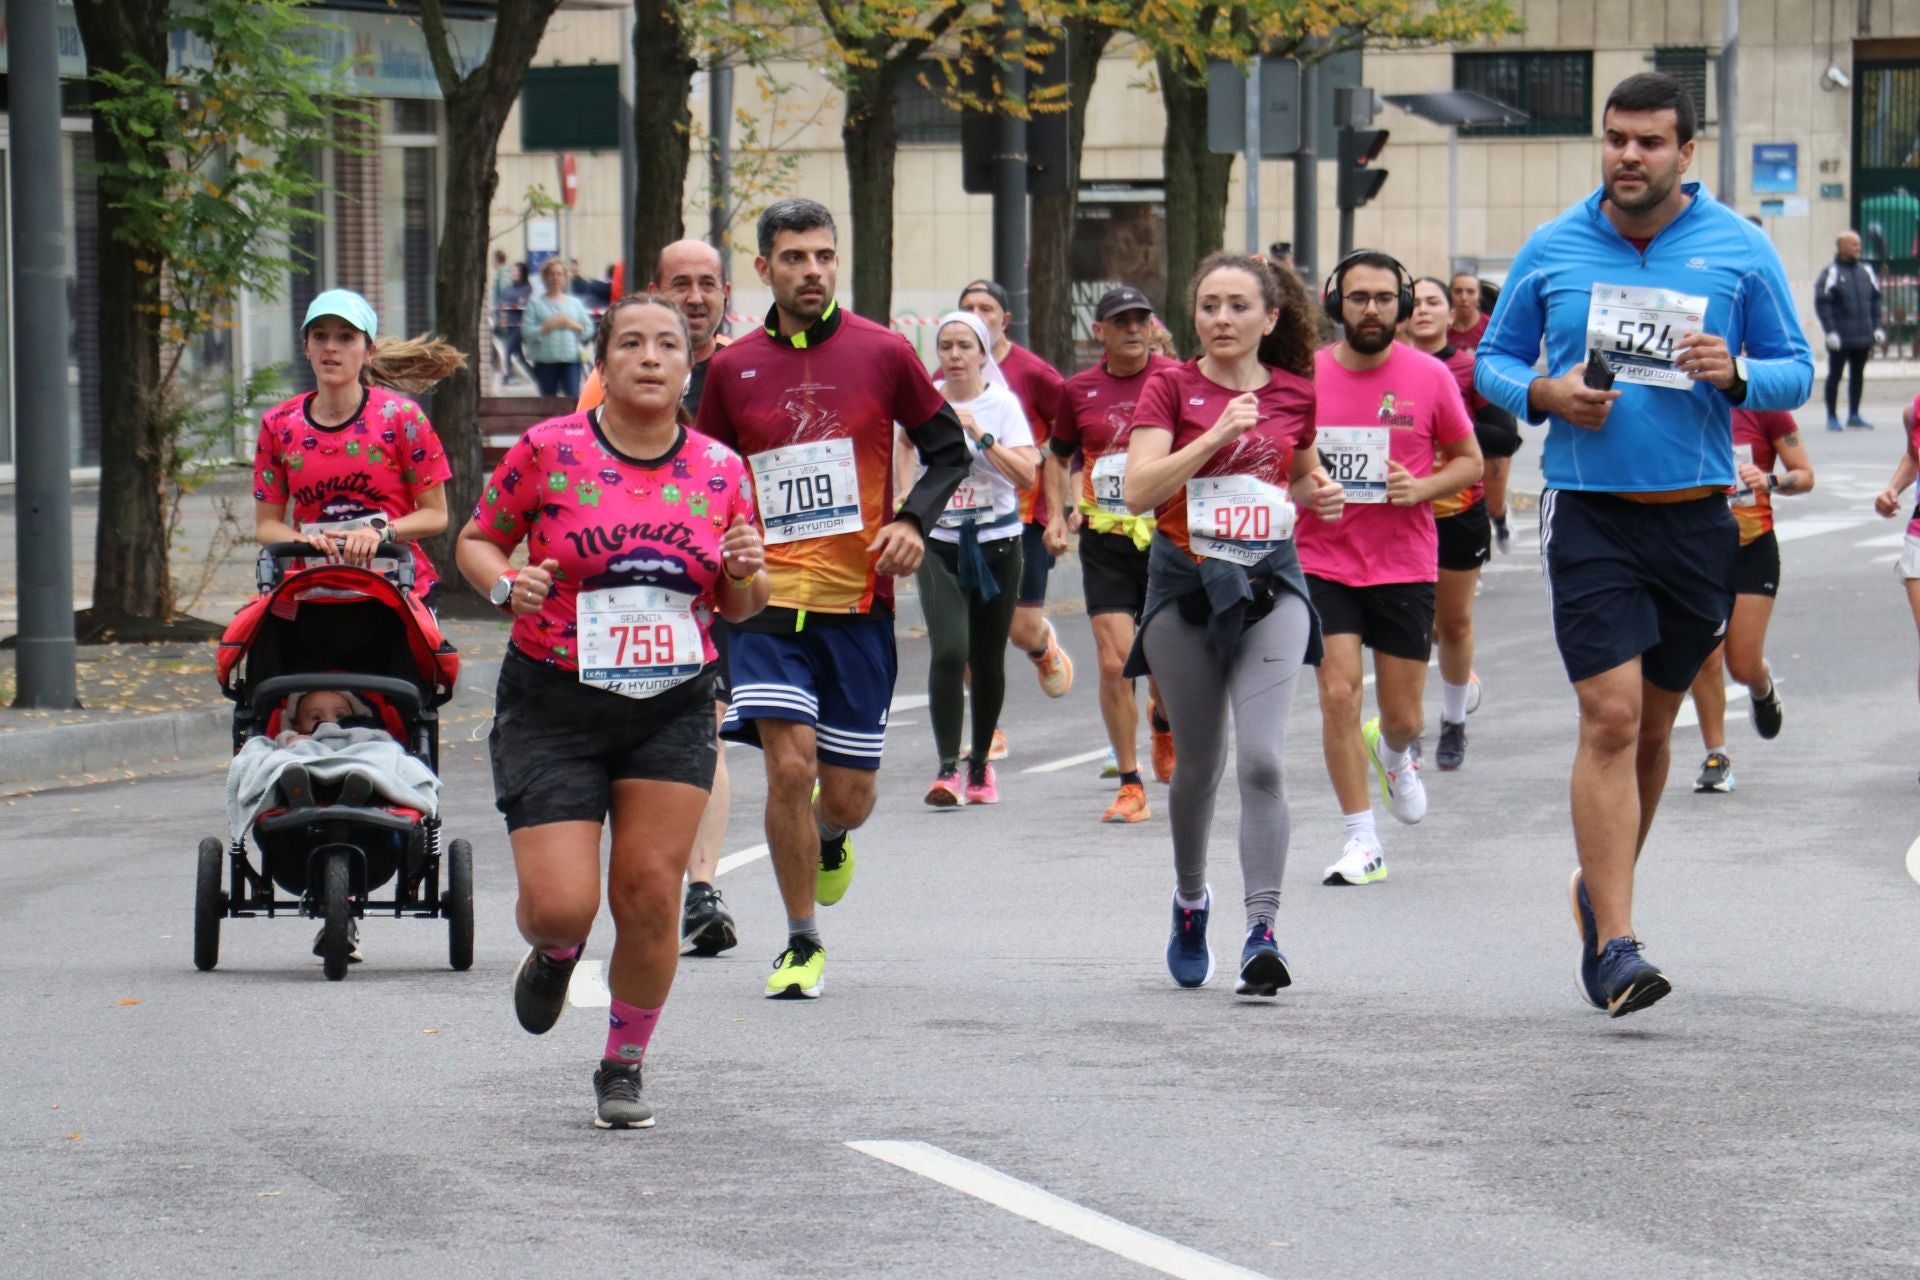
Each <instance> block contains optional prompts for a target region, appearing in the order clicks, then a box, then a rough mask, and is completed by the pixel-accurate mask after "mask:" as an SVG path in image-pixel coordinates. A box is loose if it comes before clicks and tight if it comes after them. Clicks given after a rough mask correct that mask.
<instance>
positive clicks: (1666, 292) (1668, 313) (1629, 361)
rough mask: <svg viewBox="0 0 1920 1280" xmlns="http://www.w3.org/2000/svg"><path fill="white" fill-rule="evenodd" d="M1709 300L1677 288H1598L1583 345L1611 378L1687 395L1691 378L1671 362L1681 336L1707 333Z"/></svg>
mask: <svg viewBox="0 0 1920 1280" xmlns="http://www.w3.org/2000/svg"><path fill="white" fill-rule="evenodd" d="M1706 320H1707V300H1706V299H1705V298H1699V297H1695V296H1693V295H1691V294H1685V293H1681V292H1679V291H1678V290H1676V289H1649V288H1639V287H1635V286H1632V285H1618V284H1596V285H1594V286H1593V295H1592V301H1590V302H1589V303H1588V304H1587V346H1588V348H1589V349H1590V350H1593V349H1597V350H1599V351H1600V352H1602V353H1603V354H1604V355H1605V356H1606V358H1607V364H1608V365H1609V366H1610V367H1611V368H1612V369H1613V376H1614V377H1615V378H1617V379H1619V380H1620V381H1621V382H1634V383H1638V384H1640V385H1641V386H1643V387H1667V388H1670V389H1672V390H1676V391H1687V390H1690V389H1691V388H1692V387H1693V379H1691V378H1689V377H1688V376H1687V374H1686V371H1685V370H1683V369H1681V368H1680V367H1679V366H1678V365H1677V364H1675V363H1674V348H1675V347H1676V346H1678V345H1679V342H1680V335H1681V334H1683V333H1704V332H1705V331H1706Z"/></svg>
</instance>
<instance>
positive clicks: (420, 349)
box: [360, 333, 467, 395]
mask: <svg viewBox="0 0 1920 1280" xmlns="http://www.w3.org/2000/svg"><path fill="white" fill-rule="evenodd" d="M466 364H467V358H466V357H465V356H463V355H461V354H460V349H459V348H458V347H455V346H454V345H453V344H452V343H451V342H448V341H447V340H446V339H445V338H436V337H432V336H430V335H428V334H424V333H423V334H421V335H420V336H419V337H416V338H382V339H380V340H379V341H378V342H375V343H374V344H373V349H372V351H370V352H369V353H368V354H367V363H366V366H365V367H364V368H363V369H362V371H361V375H360V376H361V379H362V380H363V381H365V382H367V383H369V384H371V385H373V386H376V387H385V388H387V389H388V390H390V391H403V392H405V393H406V394H408V395H420V394H422V393H423V392H427V391H431V390H432V389H433V384H434V383H436V382H439V381H440V380H441V379H443V378H446V377H448V376H449V375H450V374H452V373H453V371H454V370H456V369H464V368H465V367H466Z"/></svg>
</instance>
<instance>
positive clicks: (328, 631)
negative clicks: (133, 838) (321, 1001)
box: [193, 543, 473, 981]
mask: <svg viewBox="0 0 1920 1280" xmlns="http://www.w3.org/2000/svg"><path fill="white" fill-rule="evenodd" d="M313 554H314V552H313V548H311V547H309V546H307V545H306V544H304V543H276V544H274V545H272V546H268V547H265V548H262V550H261V552H260V560H259V573H258V582H259V587H260V595H259V596H258V598H256V599H255V600H253V601H252V602H251V603H250V604H248V605H247V606H246V607H245V608H243V609H241V610H240V612H239V613H238V614H237V615H236V616H235V617H234V620H233V622H232V623H231V624H229V625H228V627H227V629H226V633H225V634H224V635H222V636H221V638H220V653H219V663H218V671H219V677H220V687H221V689H222V691H223V692H225V694H226V695H227V697H229V698H231V699H232V700H233V702H234V710H233V749H234V751H235V753H236V754H237V753H238V752H239V751H240V749H241V747H243V746H244V745H245V744H246V742H247V740H248V739H249V738H253V737H255V736H257V735H261V734H265V735H273V734H275V733H277V732H279V730H280V727H281V726H280V723H279V722H280V716H281V709H282V706H283V705H284V704H285V702H286V700H287V698H288V696H289V695H291V694H305V693H311V692H315V691H318V690H323V689H324V690H344V691H347V692H351V693H353V694H355V695H357V696H358V697H359V698H360V699H361V700H363V701H364V702H365V703H366V704H367V705H368V706H369V707H371V708H372V709H373V711H374V714H375V715H376V716H377V717H378V718H379V720H380V721H381V722H382V723H383V724H384V726H385V728H386V730H387V732H388V733H389V734H390V735H391V736H392V737H393V739H394V741H395V742H397V743H399V744H400V745H401V746H402V748H403V749H404V750H405V751H406V752H407V753H408V754H410V755H412V756H413V757H414V758H415V759H417V760H419V761H420V762H421V763H422V764H424V765H426V767H427V768H428V769H431V770H432V771H433V772H434V775H435V776H436V777H437V776H438V775H439V771H440V722H439V710H438V709H439V707H440V706H441V705H443V704H444V703H445V702H447V700H448V699H450V698H451V697H452V696H453V688H454V681H455V678H456V677H457V676H458V675H459V671H460V657H459V654H458V653H457V652H456V651H455V650H454V647H453V646H452V645H451V644H449V643H447V641H446V640H445V638H444V637H442V636H441V634H440V625H439V623H438V622H437V621H436V620H435V619H434V616H433V614H432V613H431V612H429V611H428V609H427V608H426V606H425V605H423V604H421V603H420V601H419V600H417V599H415V598H414V595H413V592H412V590H411V588H412V579H413V559H412V552H411V549H410V548H404V547H395V546H393V545H391V544H382V545H381V547H380V549H379V552H378V555H379V556H380V557H381V558H382V559H389V558H390V559H391V560H397V562H398V568H397V573H396V576H397V578H398V585H396V583H395V582H390V581H389V580H388V579H387V577H386V576H385V575H384V574H381V573H379V572H376V571H374V570H372V569H361V568H356V567H354V566H352V565H346V564H316V565H313V566H312V567H307V568H302V567H300V566H301V564H302V563H303V562H305V561H307V560H308V559H309V558H310V557H312V556H313ZM251 835H252V838H253V844H254V846H255V850H256V852H257V853H258V856H259V865H258V868H257V869H256V867H255V865H254V863H253V861H252V860H251V859H250V858H249V857H248V851H247V840H246V839H245V838H244V837H237V838H236V837H229V839H228V840H225V841H223V840H220V839H217V838H215V837H212V836H209V837H208V838H207V839H205V840H202V841H201V842H200V862H199V876H198V880H197V883H196V886H195V898H194V919H193V962H194V964H195V966H196V967H198V968H200V969H203V970H204V969H211V968H213V967H214V966H215V965H216V964H218V963H219V959H220V922H221V921H222V920H224V919H238V918H241V917H248V916H259V915H265V916H268V917H270V918H271V917H273V916H275V915H278V914H293V915H298V916H305V917H310V918H314V919H318V920H320V921H321V922H322V923H321V930H320V940H319V943H318V944H317V946H316V950H317V951H318V952H319V953H320V958H321V965H322V968H323V969H324V971H325V973H326V976H327V977H328V978H329V979H331V980H334V981H338V980H339V979H341V978H343V977H345V976H346V972H347V965H348V962H349V960H350V959H351V958H352V956H353V952H354V949H355V945H356V944H355V935H356V934H357V932H358V927H359V926H358V923H357V922H358V920H359V919H360V918H361V917H363V916H364V915H366V914H367V913H368V912H382V913H385V912H389V911H390V912H392V914H393V915H394V917H395V918H396V919H397V918H399V917H402V916H416V917H424V918H429V919H443V920H445V921H446V922H447V931H448V938H447V956H448V960H449V962H450V963H451V964H452V966H453V967H454V968H455V969H461V970H464V969H467V968H469V967H470V966H471V965H472V964H473V850H472V848H471V846H469V845H468V844H467V842H466V841H464V840H455V841H453V842H452V843H451V844H450V845H448V847H447V849H446V855H445V862H446V868H445V872H446V875H445V880H444V883H443V881H442V876H441V870H442V868H441V862H442V855H441V848H440V819H439V818H438V817H437V816H429V815H427V814H425V813H422V812H421V811H419V810H417V809H412V808H405V807H401V806H398V805H394V804H390V803H388V802H387V801H385V800H383V799H381V798H380V797H379V796H377V795H375V796H373V797H371V798H370V799H368V800H366V801H364V802H362V803H359V804H353V803H344V802H337V803H322V802H320V801H319V800H318V798H317V797H312V798H310V799H309V802H308V803H306V804H304V805H299V806H293V807H282V808H275V809H269V810H267V811H266V812H264V813H262V814H260V815H259V816H258V817H256V818H255V819H254V820H253V822H252V827H251ZM389 882H391V883H392V884H393V886H394V888H393V894H392V897H391V898H388V899H384V900H376V899H375V898H374V897H373V895H374V894H375V893H376V892H378V891H380V890H381V889H383V888H384V887H385V886H386V885H387V884H388V883H389ZM276 887H277V888H278V890H279V891H280V893H284V894H285V895H287V896H284V897H283V896H280V893H276Z"/></svg>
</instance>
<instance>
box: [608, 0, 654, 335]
mask: <svg viewBox="0 0 1920 1280" xmlns="http://www.w3.org/2000/svg"><path fill="white" fill-rule="evenodd" d="M633 27H634V23H633V6H632V5H627V6H626V7H625V8H624V9H622V10H621V12H620V261H621V262H622V263H624V264H625V265H626V270H625V271H624V272H622V273H621V279H622V281H623V282H624V283H625V286H626V290H627V292H628V293H638V292H639V291H640V287H641V286H642V285H643V284H645V283H646V282H645V281H644V280H642V279H641V278H640V276H639V275H638V273H639V272H642V271H648V270H649V267H650V265H651V264H649V263H642V262H635V261H633V197H634V187H635V186H636V185H638V183H639V181H640V178H639V173H640V148H639V143H638V142H637V141H635V139H634V136H633V110H634V107H633V99H634V93H635V89H634V85H635V77H636V75H637V74H638V73H637V72H636V70H635V68H634V61H635V58H634V52H633ZM614 301H615V302H618V301H619V299H618V298H615V299H614Z"/></svg>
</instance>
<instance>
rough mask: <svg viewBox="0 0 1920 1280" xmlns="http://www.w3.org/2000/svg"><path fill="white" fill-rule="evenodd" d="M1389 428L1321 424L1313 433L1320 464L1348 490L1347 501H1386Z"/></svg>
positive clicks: (1329, 476)
mask: <svg viewBox="0 0 1920 1280" xmlns="http://www.w3.org/2000/svg"><path fill="white" fill-rule="evenodd" d="M1391 430H1392V428H1390V427H1321V428H1320V429H1319V430H1318V431H1317V432H1315V433H1314V438H1313V442H1314V445H1315V446H1316V447H1317V448H1318V449H1319V450H1320V465H1321V466H1323V467H1325V468H1326V469H1327V476H1328V478H1329V479H1332V480H1333V481H1335V482H1336V483H1338V484H1339V485H1340V486H1341V487H1342V488H1344V489H1346V491H1347V501H1348V502H1376V503H1377V502H1385V501H1386V500H1387V450H1388V442H1389V441H1390V439H1391V438H1392V437H1391V436H1390V434H1389V433H1390V432H1391Z"/></svg>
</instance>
